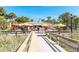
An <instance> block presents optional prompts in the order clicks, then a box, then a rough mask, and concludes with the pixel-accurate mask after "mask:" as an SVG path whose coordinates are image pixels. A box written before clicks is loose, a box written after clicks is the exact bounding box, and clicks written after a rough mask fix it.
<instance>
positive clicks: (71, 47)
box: [46, 31, 79, 52]
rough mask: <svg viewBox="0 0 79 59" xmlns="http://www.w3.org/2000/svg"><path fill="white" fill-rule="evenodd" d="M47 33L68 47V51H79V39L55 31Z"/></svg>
mask: <svg viewBox="0 0 79 59" xmlns="http://www.w3.org/2000/svg"><path fill="white" fill-rule="evenodd" d="M46 35H47V36H48V37H49V38H50V39H51V40H53V41H54V42H56V43H57V44H59V45H60V46H61V47H63V48H64V49H66V50H67V51H70V52H76V51H79V41H78V40H75V39H71V38H67V37H64V36H62V35H59V34H56V33H53V32H51V31H49V32H46Z"/></svg>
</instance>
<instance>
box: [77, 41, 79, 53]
mask: <svg viewBox="0 0 79 59" xmlns="http://www.w3.org/2000/svg"><path fill="white" fill-rule="evenodd" d="M77 52H79V42H77Z"/></svg>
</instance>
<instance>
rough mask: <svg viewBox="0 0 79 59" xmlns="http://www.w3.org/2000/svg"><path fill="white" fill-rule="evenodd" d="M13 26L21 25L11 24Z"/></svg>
mask: <svg viewBox="0 0 79 59" xmlns="http://www.w3.org/2000/svg"><path fill="white" fill-rule="evenodd" d="M11 26H19V24H11Z"/></svg>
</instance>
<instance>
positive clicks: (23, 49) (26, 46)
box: [17, 32, 32, 52]
mask: <svg viewBox="0 0 79 59" xmlns="http://www.w3.org/2000/svg"><path fill="white" fill-rule="evenodd" d="M31 36H32V32H31V33H30V34H29V35H28V36H27V38H26V39H25V41H24V42H23V44H22V45H21V46H20V47H19V48H18V50H17V52H28V49H29V46H30V43H31Z"/></svg>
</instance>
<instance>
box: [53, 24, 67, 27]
mask: <svg viewBox="0 0 79 59" xmlns="http://www.w3.org/2000/svg"><path fill="white" fill-rule="evenodd" d="M53 26H54V27H65V26H66V25H64V24H54V25H53Z"/></svg>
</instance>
